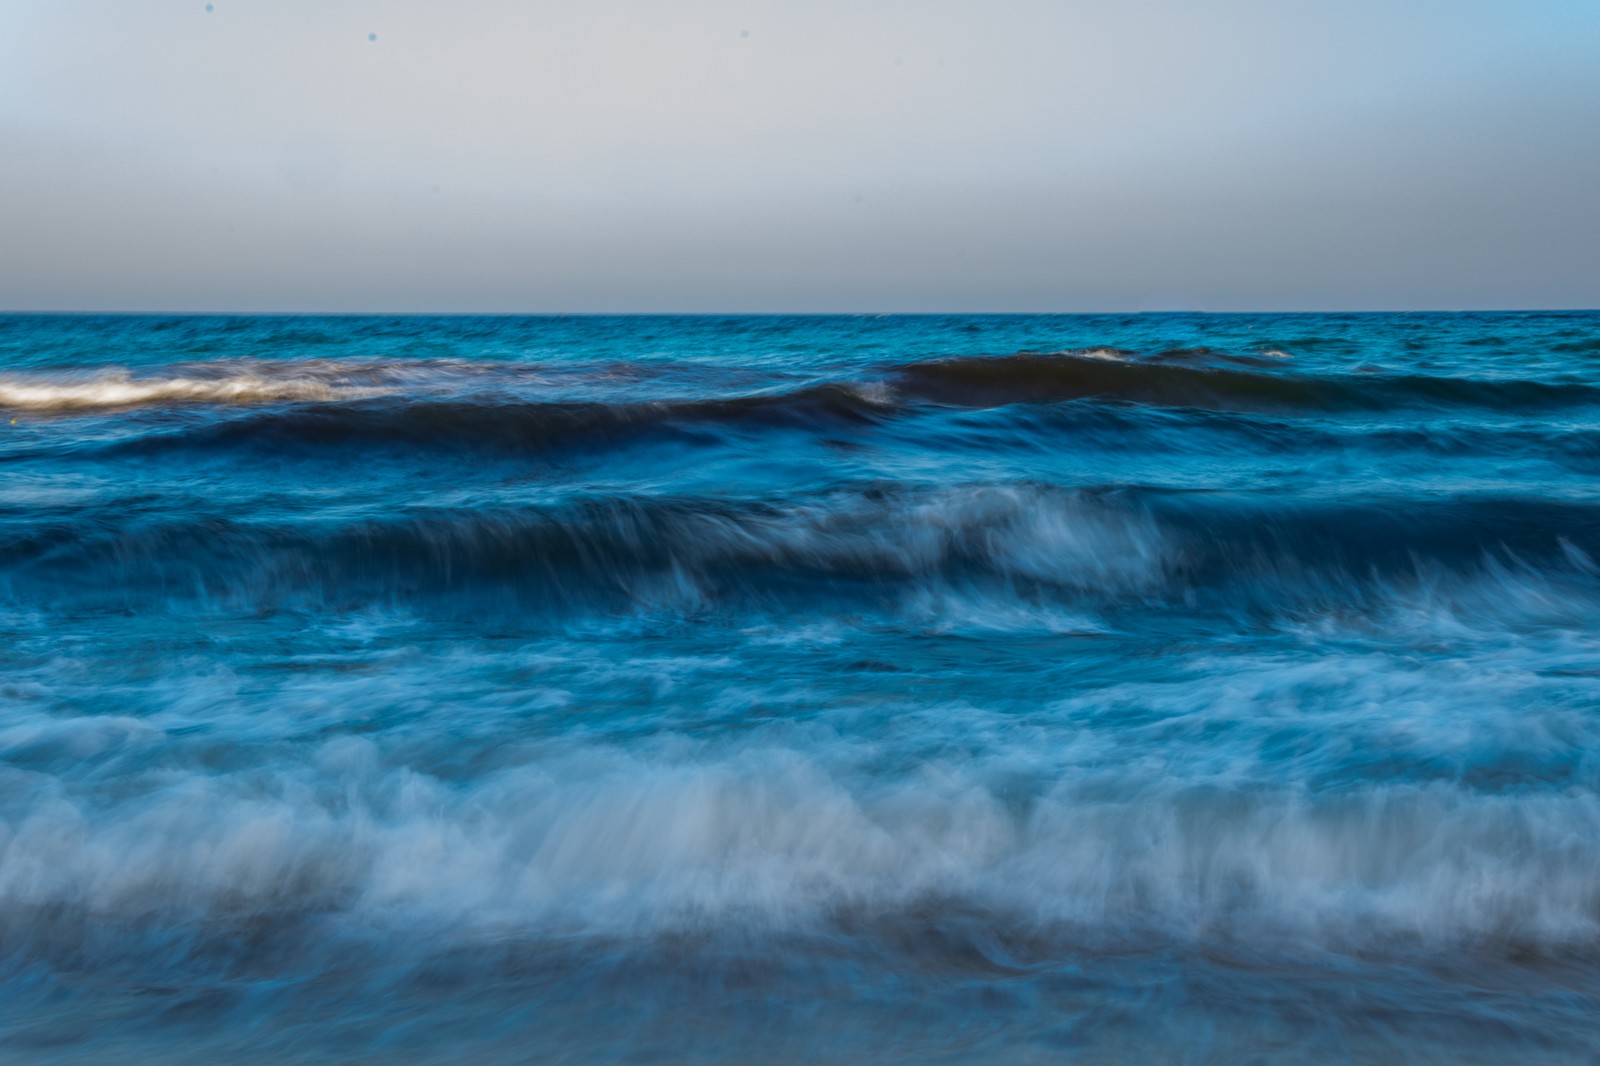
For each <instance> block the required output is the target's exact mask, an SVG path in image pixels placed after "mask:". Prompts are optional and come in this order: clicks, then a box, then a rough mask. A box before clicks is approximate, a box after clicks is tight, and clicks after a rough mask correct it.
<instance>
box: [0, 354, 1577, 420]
mask: <svg viewBox="0 0 1600 1066" xmlns="http://www.w3.org/2000/svg"><path fill="white" fill-rule="evenodd" d="M1270 356H1271V357H1255V356H1251V357H1245V356H1226V355H1221V354H1218V353H1212V352H1209V351H1203V350H1202V351H1173V352H1164V353H1160V354H1158V355H1154V356H1148V357H1141V356H1137V355H1136V354H1135V353H1131V352H1124V351H1121V350H1118V349H1110V348H1094V349H1085V350H1081V351H1073V352H1055V353H1035V352H1022V353H1017V354H1014V355H1005V356H966V357H960V358H951V359H935V360H927V361H919V362H912V363H904V364H899V365H895V366H889V367H886V368H883V369H882V370H881V371H879V372H878V373H877V374H876V375H874V376H869V377H865V378H861V379H850V380H839V381H835V382H832V383H818V384H812V385H807V386H804V387H801V388H798V389H792V390H783V389H777V388H774V389H768V390H763V391H760V392H754V393H747V394H734V395H721V396H711V397H703V398H684V397H672V398H666V397H662V398H659V399H651V398H640V397H631V398H629V399H627V400H622V401H611V400H607V399H604V398H598V399H592V400H591V399H579V400H573V399H571V398H570V397H569V398H561V397H557V398H555V402H558V403H589V404H592V405H593V406H595V407H600V406H605V405H609V404H612V403H616V404H617V405H618V406H620V407H621V408H622V410H621V411H620V412H619V413H618V416H617V417H618V419H619V420H621V419H625V418H627V417H629V414H630V412H631V413H633V414H637V413H638V412H639V411H641V410H643V409H645V408H646V407H649V406H651V405H659V406H660V409H661V410H663V411H665V412H667V413H669V414H671V415H674V416H678V417H683V418H685V419H693V418H695V417H699V416H704V417H708V418H712V419H716V418H727V417H730V416H733V415H736V414H739V413H749V414H751V415H752V416H760V415H768V416H772V417H783V416H784V414H785V413H786V412H787V413H792V414H793V415H795V416H800V415H803V414H804V413H806V412H807V411H812V410H818V409H828V408H831V409H833V410H836V411H838V412H841V413H850V412H863V411H867V412H870V411H882V410H884V409H885V408H890V407H894V406H899V405H905V404H917V403H924V404H927V403H932V404H941V405H948V406H954V407H968V408H983V407H996V406H1003V405H1007V404H1014V403H1043V402H1061V401H1069V400H1112V401H1118V402H1125V403H1137V404H1145V405H1150V406H1157V407H1187V408H1198V409H1204V410H1215V411H1239V412H1266V413H1271V412H1286V413H1287V412H1296V413H1316V412H1324V413H1328V414H1348V413H1357V412H1379V411H1385V410H1394V409H1405V408H1465V409H1474V410H1503V411H1512V412H1515V411H1523V412H1535V411H1545V410H1554V409H1559V408H1563V407H1573V406H1588V405H1597V404H1600V389H1597V388H1596V387H1594V386H1592V385H1587V384H1580V383H1560V382H1547V381H1524V380H1504V381H1495V380H1486V379H1471V378H1460V377H1429V376H1425V375H1419V374H1382V373H1373V374H1345V375H1305V374H1296V373H1293V372H1291V371H1290V370H1288V369H1287V368H1281V367H1280V366H1279V365H1278V364H1280V363H1281V353H1275V352H1274V353H1270ZM566 380H567V379H566V378H565V377H563V376H561V375H557V374H554V372H553V371H540V370H539V369H538V368H534V367H529V366H527V365H525V364H517V363H495V362H475V363H474V362H459V361H434V362H428V361H422V360H418V361H412V362H393V363H386V362H381V361H374V362H360V361H355V362H343V363H341V362H334V361H316V360H313V361H303V362H270V361H241V362H237V363H231V364H230V363H220V364H203V365H197V366H195V367H193V368H191V369H188V370H183V371H181V372H176V373H174V372H168V373H165V374H143V373H134V372H132V371H127V370H113V371H105V372H100V373H96V374H93V375H87V376H86V375H83V374H77V373H70V374H63V373H48V372H35V373H29V374H8V375H4V376H0V409H6V408H9V409H13V410H25V411H40V412H50V411H55V412H62V413H72V412H84V413H92V412H96V411H109V410H122V409H130V408H138V407H161V406H178V405H191V406H192V405H208V404H210V405H264V404H296V403H301V404H313V405H325V406H328V407H331V408H335V410H330V411H324V412H322V413H321V414H320V415H319V419H320V421H317V422H315V423H314V425H313V424H312V423H310V422H308V431H309V432H316V429H315V426H327V425H333V424H335V423H337V422H338V421H340V419H341V418H348V419H349V420H350V421H351V422H353V423H355V424H356V425H355V427H354V428H352V430H351V433H352V434H355V435H360V434H362V433H375V432H377V431H378V430H379V429H381V428H382V427H381V426H377V425H370V423H372V422H373V420H374V415H373V411H374V410H375V409H374V408H372V407H360V406H355V405H352V404H351V401H362V400H379V399H380V398H381V399H382V400H383V401H384V402H385V403H390V404H393V405H395V408H396V412H397V413H396V414H395V415H394V416H393V417H394V418H395V419H396V426H395V428H396V429H397V430H403V428H404V427H402V426H400V425H399V424H398V422H399V420H400V419H401V418H404V417H406V415H405V411H406V409H407V408H408V407H410V406H413V405H414V406H415V407H416V408H417V410H416V414H417V416H418V417H420V418H422V419H424V420H426V419H427V418H429V417H430V416H431V415H432V414H433V413H434V412H435V410H436V409H438V408H439V407H440V405H442V410H443V412H444V413H445V414H446V415H448V413H449V412H450V411H451V410H455V409H458V408H456V407H453V406H452V405H475V406H477V407H481V409H482V416H483V418H484V419H485V420H486V421H488V420H492V419H495V418H505V417H511V418H515V417H518V415H519V414H525V415H529V416H537V415H538V414H539V413H541V411H540V407H539V405H541V404H544V403H547V402H551V398H550V397H549V396H548V395H547V393H548V390H549V388H550V386H551V384H552V382H555V381H566ZM587 380H588V381H589V383H591V384H603V383H605V382H606V381H607V377H606V375H605V374H603V373H601V374H596V375H591V377H590V378H588V379H587ZM342 406H349V407H350V410H349V413H348V414H341V413H339V411H338V410H337V409H338V408H340V407H342ZM363 423H368V424H369V426H368V428H365V429H363V428H362V424H363ZM261 424H262V425H263V426H265V427H266V428H267V429H268V431H273V430H274V429H277V430H278V431H280V432H289V431H291V430H292V426H284V427H281V428H280V427H277V426H276V425H275V424H274V423H273V422H272V421H271V420H267V421H264V422H263V423H261Z"/></svg>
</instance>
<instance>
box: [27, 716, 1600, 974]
mask: <svg viewBox="0 0 1600 1066" xmlns="http://www.w3.org/2000/svg"><path fill="white" fill-rule="evenodd" d="M680 747H681V748H682V750H680V751H677V752H674V751H673V750H671V748H670V746H669V747H667V748H659V749H657V750H656V751H654V752H653V753H650V754H645V753H623V752H619V751H616V750H612V749H601V748H587V749H567V750H564V751H562V752H561V756H562V757H561V758H560V759H555V760H533V761H529V762H527V763H525V764H523V765H519V766H516V767H513V768H509V769H507V770H505V771H502V772H500V773H498V774H496V775H493V776H491V777H489V778H486V779H483V780H481V781H479V782H478V783H477V784H476V785H474V786H472V787H470V788H463V787H460V786H455V785H451V784H448V783H446V782H445V781H442V780H440V779H437V778H434V777H431V776H429V775H427V774H424V773H421V772H418V771H416V770H414V769H410V768H407V767H405V766H395V765H387V764H386V763H385V762H384V760H383V759H382V758H381V756H380V753H379V751H378V749H377V748H376V747H375V746H373V745H372V744H370V743H368V742H365V741H361V740H356V739H342V740H338V741H334V742H330V743H328V744H326V745H324V746H323V747H322V748H321V749H319V750H318V751H317V752H316V753H315V756H314V757H313V758H311V759H309V760H308V761H307V762H306V763H305V764H304V765H303V766H299V767H294V766H282V767H279V768H278V769H277V770H275V771H272V772H253V773H248V774H244V773H241V774H236V775H220V776H219V775H213V774H208V773H204V772H199V771H195V772H191V773H188V774H173V773H166V774H163V775H160V776H161V777H162V778H164V780H163V781H162V783H161V784H160V786H159V787H156V788H153V789H150V790H148V791H145V792H143V793H142V794H125V795H124V796H122V797H121V798H120V800H118V801H117V802H115V803H111V804H102V803H96V802H92V801H86V800H85V799H84V798H82V797H75V796H73V795H71V794H70V792H68V791H67V790H66V789H64V788H63V787H62V786H61V784H60V783H59V782H57V783H55V784H44V783H42V782H40V781H38V780H34V781H24V780H22V779H20V778H19V777H18V776H17V772H16V771H10V772H8V774H7V775H6V780H5V787H6V791H7V792H8V793H9V794H10V796H11V797H12V799H11V802H10V803H9V804H8V809H7V810H6V812H5V819H4V821H3V822H0V910H3V912H4V913H5V915H6V916H8V917H10V918H18V917H21V915H22V914H23V912H24V911H29V910H35V909H37V908H47V909H55V910H59V909H60V908H63V907H64V908H67V910H68V911H69V912H76V913H83V914H91V915H99V916H102V917H107V918H115V919H119V920H123V919H129V920H150V921H158V922H161V921H178V922H192V921H195V920H202V919H209V918H219V917H225V916H228V915H244V914H255V915H261V916H269V915H278V916H280V917H283V918H285V919H286V920H287V919H288V918H292V917H293V916H294V915H297V914H305V913H308V912H319V913H323V914H328V915H333V916H336V917H338V918H339V919H340V920H342V921H349V922H354V923H357V924H358V925H360V924H370V923H379V924H384V925H392V924H393V923H396V922H398V923H402V924H405V925H409V926H414V927H418V928H423V929H429V930H433V931H434V932H438V933H443V932H445V931H447V930H454V931H455V932H457V933H460V934H463V935H472V934H473V931H474V930H477V931H482V932H484V933H490V932H492V933H493V934H494V935H504V934H505V933H507V932H515V933H517V934H519V935H524V936H532V937H540V936H546V935H558V934H559V935H569V934H573V933H578V934H592V935H608V936H609V935H637V934H656V933H676V932H684V931H694V930H701V931H704V930H715V929H727V928H743V929H746V930H751V931H757V930H769V931H796V930H807V929H813V930H814V929H823V928H826V927H827V925H828V923H830V922H831V921H833V920H835V919H836V918H838V917H839V916H840V915H842V914H856V915H860V916H868V917H870V916H878V917H880V918H892V917H893V916H894V915H897V914H902V915H903V914H910V913H923V914H932V915H935V918H934V920H937V918H936V916H937V914H938V913H940V911H941V910H947V911H948V912H949V913H972V912H977V913H980V914H983V915H986V916H987V917H986V919H985V921H986V923H988V924H990V925H993V926H997V927H999V928H1002V929H1006V930H1009V931H1010V932H1011V933H1013V934H1017V935H1027V936H1036V937H1045V938H1055V937H1066V938H1071V939H1073V940H1078V941H1090V942H1107V943H1116V942H1127V941H1134V942H1143V943H1178V944H1196V943H1198V944H1204V943H1207V942H1211V941H1219V942H1220V941H1224V940H1232V941H1240V940H1242V941H1244V942H1247V943H1258V944H1264V945H1275V946H1276V947H1278V948H1280V949H1281V948H1285V947H1287V948H1290V949H1294V948H1295V946H1297V945H1298V946H1299V947H1300V948H1301V949H1304V950H1360V951H1377V952H1383V951H1390V950H1424V951H1425V950H1428V949H1430V948H1438V949H1457V948H1460V947H1462V946H1464V945H1469V944H1477V945H1492V944H1503V945H1507V946H1517V945H1520V946H1525V947H1543V948H1562V949H1578V950H1585V951H1587V950H1592V949H1594V948H1595V947H1596V946H1600V849H1597V848H1596V847H1595V846H1594V841H1595V840H1596V839H1600V798H1597V797H1596V796H1594V795H1592V794H1584V793H1551V794H1541V795H1500V796H1495V795H1482V794H1473V793H1471V792H1468V791H1465V790H1462V789H1459V788H1456V787H1453V786H1444V785H1432V786H1414V785H1390V786H1378V785H1372V786H1368V787H1364V788H1361V789H1357V790H1353V791H1349V792H1345V793H1340V794H1326V795H1318V794H1313V793H1310V792H1307V791H1305V790H1303V789H1297V788H1292V787H1280V788H1271V789H1261V788H1237V789H1235V788H1227V787H1217V786H1202V785H1196V784H1187V785H1186V784H1183V783H1181V782H1162V781H1160V780H1159V779H1157V778H1154V777H1146V778H1143V779H1140V778H1138V777H1137V776H1126V775H1125V776H1122V777H1120V778H1118V779H1116V780H1115V781H1113V780H1112V779H1110V778H1108V777H1105V776H1104V775H1102V776H1100V777H1098V778H1096V777H1092V776H1091V777H1088V778H1084V779H1081V780H1072V779H1063V780H1059V781H1058V782H1057V783H1056V784H1055V785H1054V786H1052V787H1050V788H1048V789H1046V790H1045V791H1044V792H1043V793H1042V794H1040V795H1038V796H1037V797H1035V798H1034V799H1033V800H1032V801H1031V802H1028V803H1026V804H1021V805H1019V804H1018V803H1016V802H1015V801H1014V799H1011V798H1008V797H1007V796H1006V795H1004V794H1003V790H1000V789H997V788H996V786H995V785H994V783H993V782H991V781H987V780H985V778H984V776H983V774H982V773H980V772H978V771H977V770H976V769H975V768H973V767H963V766H960V765H957V764H944V765H930V766H927V767H925V768H924V769H923V770H921V771H920V772H917V773H913V774H910V775H908V776H902V777H898V778H895V779H892V780H888V779H874V778H870V777H863V776H850V775H842V774H841V773H839V772H837V771H830V770H829V769H828V768H827V767H825V766H824V765H823V764H822V763H821V762H819V761H817V760H816V759H815V758H812V757H810V756H809V755H808V754H807V753H806V752H805V751H804V750H801V749H795V748H782V747H777V748H775V747H770V746H769V747H751V748H747V749H745V750H741V751H735V752H731V753H724V754H722V755H715V756H708V755H707V754H706V753H704V752H703V751H700V750H699V749H696V748H694V747H693V746H686V745H680ZM23 795H26V797H27V799H26V802H23V803H19V802H17V801H18V800H19V799H21V798H22V796H23ZM930 907H931V908H933V909H932V910H931V911H930V910H929V908H930Z"/></svg>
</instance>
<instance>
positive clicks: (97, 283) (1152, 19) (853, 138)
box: [0, 0, 1600, 311]
mask: <svg viewBox="0 0 1600 1066" xmlns="http://www.w3.org/2000/svg"><path fill="white" fill-rule="evenodd" d="M212 6H213V10H209V11H208V10H207V4H206V3H205V0H178V2H169V0H72V2H65V0H3V3H0V308H4V309H11V310H29V309H62V310H70V309H101V310H380V311H381V310H397V311H433V310H438V311H453V310H459V311H480V310H481V311H607V310H614V311H826V310H839V311H902V310H903V311H930V310H931V311H943V310H1016V311H1027V310H1038V311H1080V310H1081V311H1093V310H1155V309H1167V308H1175V309H1191V308H1202V307H1203V308H1207V309H1210V310H1246V309H1267V310H1271V309H1340V308H1370V309H1387V308H1468V307H1596V306H1600V0H1519V2H1516V3H1512V2H1508V0H1499V2H1495V3H1489V2H1482V0H1448V2H1446V0H1437V2H1435V0H1383V2H1379V0H1341V2H1333V0H1325V2H1316V3H1312V2H1305V0H1277V2H1265V0H1216V2H1211V3H1199V2H1193V3H1176V2H1162V0H1130V2H1125V3H1111V2H1107V0H1102V2H1100V3H1096V4H1088V3H1080V2H1077V0H1056V2H1043V0H988V2H965V0H961V2H945V0H922V2H910V0H860V2H856V3H842V2H835V0H804V2H800V0H782V2H778V0H768V2H755V0H742V2H734V0H680V2H675V3H674V2H666V0H657V2H644V0H587V2H581V3H580V2H555V0H521V2H513V0H476V2H472V3H452V2H446V0H431V2H424V0H212ZM372 35H376V38H375V39H373V38H372Z"/></svg>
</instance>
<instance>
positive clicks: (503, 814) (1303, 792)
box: [0, 313, 1600, 1063]
mask: <svg viewBox="0 0 1600 1066" xmlns="http://www.w3.org/2000/svg"><path fill="white" fill-rule="evenodd" d="M1597 352H1600V313H1566V314H1518V315H1511V314H1501V315H1365V316H1363V315H1348V316H1317V315H1288V316H1161V315H1154V316H1135V317H1116V316H1099V317H1097V316H1089V317H1019V318H1005V317H999V318H991V317H951V318H760V319H739V318H732V319H711V318H691V319H670V318H626V319H608V318H595V319H538V318H533V319H518V318H494V319H469V318H464V319H427V318H407V319H366V318H336V319H334V318H329V319H323V318H260V319H255V318H170V319H162V318H91V317H63V318H50V317H44V318H38V317H34V318H30V317H21V316H13V317H0V430H3V431H4V432H3V433H0V1033H3V1034H5V1035H4V1037H3V1038H0V1039H3V1040H4V1041H5V1045H6V1048H7V1051H8V1053H9V1054H10V1055H12V1056H13V1057H18V1058H25V1059H27V1060H29V1061H34V1060H39V1061H54V1060H61V1061H84V1060H87V1059H100V1060H105V1059H117V1060H133V1059H137V1060H157V1059H170V1058H183V1057H199V1056H202V1055H205V1056H211V1057H215V1058H218V1059H220V1060H224V1061H256V1060H260V1061H262V1062H275V1063H276V1062H283V1061H297V1060H306V1061H328V1060H330V1059H338V1060H342V1061H373V1062H379V1061H381V1062H393V1061H397V1060H398V1061H440V1062H444V1061H459V1060H460V1059H461V1058H464V1057H471V1058H472V1059H474V1060H476V1061H490V1062H493V1061H507V1062H511V1061H517V1062H522V1061H529V1060H541V1061H542V1060H546V1059H560V1060H570V1061H595V1060H605V1059H620V1060H633V1059H641V1058H656V1059H662V1058H665V1059H670V1060H681V1059H691V1058H692V1059H700V1058H721V1059H725V1060H731V1061H753V1060H758V1059H759V1060H762V1061H768V1060H774V1059H783V1060H790V1059H792V1060H805V1061H815V1060H818V1059H830V1060H831V1059H838V1060H846V1061H881V1060H885V1059H888V1060H896V1061H906V1060H919V1061H920V1060H923V1059H939V1058H944V1059H949V1058H954V1057H959V1058H960V1059H962V1060H963V1061H966V1060H982V1061H996V1062H1007V1063H1010V1062H1018V1061H1034V1060H1044V1059H1049V1060H1051V1061H1055V1060H1059V1059H1062V1058H1067V1059H1070V1060H1074V1061H1077V1060H1082V1061H1086V1062H1121V1061H1127V1060H1130V1059H1133V1058H1135V1057H1145V1058H1149V1059H1151V1060H1152V1061H1180V1060H1181V1061H1189V1060H1191V1059H1196V1060H1204V1061H1250V1060H1258V1059H1264V1058H1268V1057H1270V1058H1271V1059H1273V1060H1274V1061H1280V1060H1283V1061H1305V1062H1323V1061H1363V1062H1365V1061H1439V1062H1451V1063H1461V1062H1482V1063H1499V1062H1504V1061H1508V1060H1511V1059H1516V1060H1520V1061H1530V1062H1540V1063H1543V1062H1552V1063H1556V1062H1559V1063H1568V1062H1572V1063H1577V1062H1588V1061H1592V1060H1593V1056H1594V1054H1595V1051H1596V1048H1597V1047H1600V1029H1597V1027H1596V1024H1595V1022H1594V1019H1595V1018H1596V1017H1600V493H1597V491H1596V485H1597V482H1596V481H1595V477H1596V475H1597V474H1600V361H1597V358H1600V357H1597ZM623 1003H625V1004H627V1010H626V1011H623V1010H622V1009H621V1008H620V1007H619V1004H623Z"/></svg>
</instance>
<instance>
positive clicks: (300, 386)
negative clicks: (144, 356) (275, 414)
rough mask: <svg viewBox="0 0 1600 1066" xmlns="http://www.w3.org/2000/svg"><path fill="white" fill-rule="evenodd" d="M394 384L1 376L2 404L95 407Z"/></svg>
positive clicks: (352, 394)
mask: <svg viewBox="0 0 1600 1066" xmlns="http://www.w3.org/2000/svg"><path fill="white" fill-rule="evenodd" d="M390 391H392V390H390V389H387V388H383V387H378V386H373V385H359V384H354V383H351V382H349V381H341V380H339V379H338V378H336V377H330V376H315V375H303V376H294V375H278V374H272V375H268V374H263V373H260V372H255V371H239V372H236V373H229V374H215V375H206V376H185V375H175V376H161V377H158V376H149V377H141V376H134V375H132V374H129V373H127V372H126V371H116V372H113V373H108V374H100V375H96V376H93V377H78V378H68V377H56V378H48V377H42V376H31V377H23V376H20V375H15V374H13V375H8V376H5V377H0V408H14V409H22V410H31V411H92V410H108V409H117V408H128V407H144V406H149V405H153V404H171V403H212V404H250V403H283V402H293V401H330V400H352V399H361V398H364V397H370V396H380V395H384V394H386V393H388V392H390Z"/></svg>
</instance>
